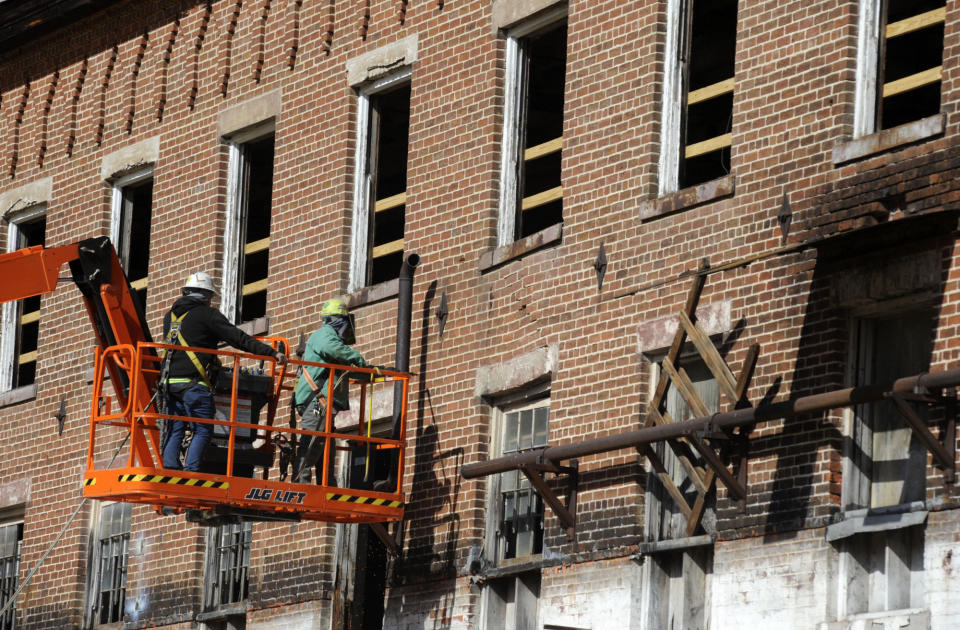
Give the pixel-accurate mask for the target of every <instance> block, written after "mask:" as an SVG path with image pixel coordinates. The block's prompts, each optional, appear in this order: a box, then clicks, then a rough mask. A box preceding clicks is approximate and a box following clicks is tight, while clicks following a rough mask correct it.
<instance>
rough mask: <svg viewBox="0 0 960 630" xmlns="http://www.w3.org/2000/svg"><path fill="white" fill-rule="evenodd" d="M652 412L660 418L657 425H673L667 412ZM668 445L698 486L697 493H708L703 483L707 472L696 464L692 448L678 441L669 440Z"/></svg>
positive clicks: (688, 475)
mask: <svg viewBox="0 0 960 630" xmlns="http://www.w3.org/2000/svg"><path fill="white" fill-rule="evenodd" d="M650 411H652V412H653V413H654V414H656V417H657V418H658V419H657V420H656V423H657V424H658V425H661V424H668V423H669V424H672V423H673V418H671V417H670V414H668V413H667V412H663V414H662V415H661V413H660V412H659V411H656V410H653V409H651V410H650ZM667 444H669V445H670V449H671V450H672V451H673V454H674V456H675V457H676V458H677V461H679V462H680V465H681V466H683V469H684V471H686V473H687V477H689V478H690V482H691V483H693V485H694V486H696V488H697V491H698V492H706V490H707V486H706V485H704V482H703V479H704V477H705V475H706V471H704V469H703V468H700V467H699V466H697V465H696V463H694V456H693V451H692V450H691V449H690V447H689V446H688V445H687V444H686V443H685V442H682V441H681V440H678V439H671V440H667Z"/></svg>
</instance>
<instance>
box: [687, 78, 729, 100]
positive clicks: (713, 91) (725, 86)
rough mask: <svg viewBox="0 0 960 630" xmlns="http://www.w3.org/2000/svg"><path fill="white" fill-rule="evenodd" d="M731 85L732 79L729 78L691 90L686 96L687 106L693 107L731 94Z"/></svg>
mask: <svg viewBox="0 0 960 630" xmlns="http://www.w3.org/2000/svg"><path fill="white" fill-rule="evenodd" d="M733 83H734V81H733V77H730V78H729V79H724V80H723V81H718V82H717V83H714V84H713V85H708V86H706V87H702V88H700V89H699V90H693V91H692V92H689V93H688V94H687V105H688V106H689V105H695V104H697V103H702V102H703V101H709V100H710V99H711V98H716V97H718V96H722V95H724V94H729V93H730V92H733Z"/></svg>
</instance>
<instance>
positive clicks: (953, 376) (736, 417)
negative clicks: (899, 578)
mask: <svg viewBox="0 0 960 630" xmlns="http://www.w3.org/2000/svg"><path fill="white" fill-rule="evenodd" d="M957 385H960V370H949V371H946V372H936V373H923V374H917V375H914V376H907V377H904V378H901V379H897V380H896V381H893V382H892V383H885V384H881V385H864V386H861V387H850V388H846V389H839V390H835V391H832V392H825V393H823V394H814V395H812V396H803V397H801V398H797V399H796V400H788V401H785V402H782V403H775V404H772V405H765V406H763V407H756V408H753V407H750V408H745V409H737V410H735V411H728V412H726V413H717V414H714V415H712V416H706V417H702V418H695V419H693V420H687V421H685V422H676V423H673V424H662V425H659V426H654V427H648V428H645V429H638V430H636V431H627V432H625V433H618V434H616V435H608V436H604V437H601V438H595V439H592V440H584V441H582V442H571V443H569V444H561V445H559V446H548V447H546V448H541V449H537V450H533V451H527V452H524V453H520V454H518V455H511V456H509V457H498V458H496V459H491V460H487V461H485V462H477V463H475V464H467V465H465V466H464V467H463V468H462V469H461V471H460V474H461V475H463V477H464V479H475V478H477V477H485V476H487V475H493V474H496V473H501V472H507V471H509V470H516V469H518V468H519V467H520V466H522V465H528V464H535V463H537V462H542V461H544V460H546V461H550V462H560V461H563V460H567V459H573V458H575V457H586V456H588V455H596V454H598V453H605V452H608V451H616V450H620V449H625V448H634V447H637V446H643V445H645V444H651V443H654V442H659V441H662V440H666V439H672V438H680V437H684V436H687V435H692V434H695V433H698V432H701V431H705V430H707V429H726V428H732V427H736V426H743V425H747V424H753V423H754V422H765V421H769V420H778V419H781V418H792V417H794V416H798V415H801V414H805V413H816V412H819V411H826V410H827V409H836V408H839V407H851V406H853V405H859V404H863V403H869V402H876V401H878V400H882V399H883V398H885V397H886V396H887V395H888V394H890V393H907V392H914V391H920V390H924V389H930V390H936V389H942V388H944V387H954V386H957Z"/></svg>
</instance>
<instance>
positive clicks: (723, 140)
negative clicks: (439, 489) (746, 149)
mask: <svg viewBox="0 0 960 630" xmlns="http://www.w3.org/2000/svg"><path fill="white" fill-rule="evenodd" d="M732 145H733V134H732V133H725V134H723V135H722V136H715V137H713V138H710V139H709V140H704V141H703V142H694V143H693V144H688V145H687V146H686V148H685V149H684V150H683V156H684V157H685V158H687V159H688V160H689V159H690V158H695V157H697V156H698V155H706V154H707V153H712V152H713V151H719V150H720V149H725V148H726V147H729V146H732Z"/></svg>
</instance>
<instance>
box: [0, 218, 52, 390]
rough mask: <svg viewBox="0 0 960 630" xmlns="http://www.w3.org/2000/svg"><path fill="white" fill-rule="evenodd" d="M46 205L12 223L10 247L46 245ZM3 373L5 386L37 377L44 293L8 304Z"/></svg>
mask: <svg viewBox="0 0 960 630" xmlns="http://www.w3.org/2000/svg"><path fill="white" fill-rule="evenodd" d="M44 210H45V209H44V208H40V209H39V210H37V211H35V212H31V213H29V215H27V216H25V217H24V218H23V219H21V220H19V221H12V222H11V223H10V225H9V231H8V238H7V245H8V247H7V250H8V251H16V250H18V249H23V248H25V247H33V246H34V245H43V244H44V242H45V233H46V227H47V222H46V217H45V215H44V214H43V212H44ZM3 333H4V334H3V349H4V351H3V357H2V358H3V365H2V366H0V374H3V376H4V378H3V384H4V385H5V386H6V387H5V389H16V388H18V387H24V386H26V385H32V384H33V383H34V382H35V381H36V377H37V357H38V353H39V345H38V342H39V339H40V296H35V297H32V298H27V299H25V300H20V301H18V302H15V303H12V304H5V305H4V331H3Z"/></svg>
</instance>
